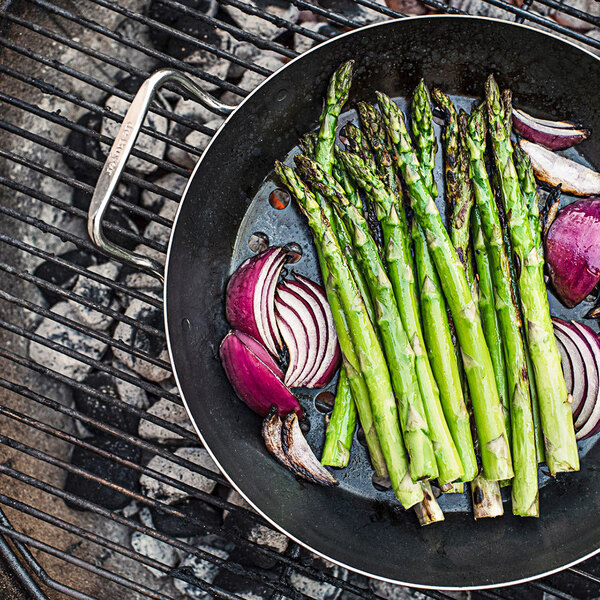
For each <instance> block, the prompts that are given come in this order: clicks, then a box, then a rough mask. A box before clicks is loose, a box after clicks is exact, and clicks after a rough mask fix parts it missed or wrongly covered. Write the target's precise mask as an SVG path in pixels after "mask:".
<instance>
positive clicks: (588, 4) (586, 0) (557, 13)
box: [534, 0, 600, 33]
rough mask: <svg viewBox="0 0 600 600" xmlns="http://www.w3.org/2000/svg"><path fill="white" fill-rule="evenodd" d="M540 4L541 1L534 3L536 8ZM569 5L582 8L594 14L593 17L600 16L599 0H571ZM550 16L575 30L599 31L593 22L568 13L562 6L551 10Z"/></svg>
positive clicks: (583, 10)
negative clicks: (561, 8)
mask: <svg viewBox="0 0 600 600" xmlns="http://www.w3.org/2000/svg"><path fill="white" fill-rule="evenodd" d="M538 5H539V3H534V6H535V8H536V10H538ZM568 5H569V6H570V7H571V8H575V9H577V10H580V11H582V12H584V13H587V14H588V15H592V16H593V17H596V18H598V17H600V4H599V3H598V1H597V0H570V1H569V2H568ZM550 16H551V17H552V18H553V19H554V20H555V21H556V22H557V23H559V24H560V25H563V26H565V27H569V28H570V29H574V30H575V31H579V32H581V33H588V32H589V31H591V30H592V29H595V30H596V31H597V28H596V27H594V25H592V24H591V23H588V22H587V21H582V20H581V19H578V18H577V17H573V16H571V15H568V14H566V13H564V12H563V11H562V10H560V8H559V9H555V10H552V11H551V12H550Z"/></svg>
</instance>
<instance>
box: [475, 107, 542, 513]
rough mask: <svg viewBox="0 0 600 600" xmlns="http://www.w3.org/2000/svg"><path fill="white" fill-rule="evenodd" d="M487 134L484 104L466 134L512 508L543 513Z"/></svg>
mask: <svg viewBox="0 0 600 600" xmlns="http://www.w3.org/2000/svg"><path fill="white" fill-rule="evenodd" d="M485 135H486V131H485V115H484V112H483V107H480V108H477V109H475V110H474V111H473V113H472V114H471V117H470V119H469V123H468V130H467V132H466V136H465V138H466V142H467V146H468V149H469V155H470V172H471V177H472V180H473V189H474V192H475V198H476V200H477V208H478V210H479V215H480V217H481V225H482V230H483V234H484V237H485V245H484V249H482V248H481V243H480V242H478V246H479V248H478V251H479V252H480V253H481V252H482V251H487V255H488V257H489V263H490V273H491V277H492V283H493V286H494V294H495V296H494V301H495V304H496V314H497V316H498V322H499V324H500V328H501V330H502V347H503V351H504V358H505V364H506V375H507V380H508V395H509V399H510V416H509V417H508V418H509V422H510V425H511V433H512V444H511V446H512V457H513V468H514V471H515V477H514V479H513V481H512V504H513V513H514V514H516V515H521V516H530V517H537V516H539V503H538V481H537V456H536V450H535V436H534V430H533V416H532V412H531V396H530V392H529V379H528V372H527V359H526V356H525V344H524V341H523V333H522V323H521V315H520V312H519V308H518V306H517V302H516V296H515V293H514V290H513V283H512V277H511V272H510V264H509V259H508V254H507V251H506V246H505V245H504V239H503V237H502V226H501V224H500V217H499V215H498V208H497V207H496V202H495V200H494V194H493V192H492V188H491V186H490V182H489V178H488V174H487V171H486V169H485V162H484V154H485Z"/></svg>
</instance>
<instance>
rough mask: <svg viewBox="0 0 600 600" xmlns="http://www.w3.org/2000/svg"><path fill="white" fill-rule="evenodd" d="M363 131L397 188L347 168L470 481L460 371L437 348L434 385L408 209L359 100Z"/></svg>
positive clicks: (356, 165)
mask: <svg viewBox="0 0 600 600" xmlns="http://www.w3.org/2000/svg"><path fill="white" fill-rule="evenodd" d="M358 110H359V114H360V115H361V121H362V124H363V127H364V129H365V135H366V137H368V138H369V141H370V142H371V145H372V146H373V149H374V154H375V157H376V163H377V165H378V166H379V172H380V174H381V176H382V178H383V181H385V182H386V183H389V184H391V185H392V186H396V192H395V193H394V194H392V193H391V188H390V187H389V186H388V185H384V184H383V181H382V179H381V178H378V177H376V176H375V174H374V173H372V172H371V173H369V172H368V169H367V168H366V165H364V164H363V163H361V161H360V159H359V158H358V157H351V156H347V157H346V161H347V168H348V170H349V171H350V172H351V173H352V175H353V177H354V178H355V179H356V181H357V183H358V185H360V186H361V187H362V188H363V189H364V190H365V192H366V194H367V196H368V197H369V198H370V199H371V200H372V201H373V202H374V203H375V205H376V207H377V213H378V218H379V220H380V222H381V225H382V229H383V236H384V240H385V258H386V265H387V268H388V273H389V275H390V280H391V282H392V287H393V289H394V294H395V296H396V301H397V303H398V308H399V310H400V316H401V318H402V323H403V325H404V328H405V330H406V332H407V335H408V336H409V339H410V341H411V345H412V347H413V350H414V351H415V357H416V358H415V364H416V369H417V377H418V379H419V386H420V388H421V395H422V397H423V401H424V403H425V408H426V409H427V405H428V403H431V404H432V410H437V409H436V407H437V406H439V402H440V401H441V406H442V409H443V413H444V416H445V420H446V423H447V425H448V428H449V430H450V433H451V435H452V439H453V441H454V445H455V446H456V449H457V451H458V454H459V457H460V460H461V463H462V465H463V469H464V471H465V472H464V475H463V476H462V477H461V481H470V480H471V479H472V478H473V477H474V476H475V475H476V474H477V471H478V467H477V462H476V458H475V453H474V449H473V440H472V436H471V430H470V425H469V415H468V411H467V408H466V405H465V402H464V397H463V394H462V391H461V387H460V376H459V373H458V367H457V365H456V364H455V365H454V369H453V368H452V367H453V365H452V364H450V365H449V366H448V367H446V366H445V363H446V362H447V357H446V356H445V355H443V353H438V354H437V355H436V356H438V357H440V361H441V362H442V363H444V367H443V370H444V376H443V377H439V378H438V382H439V387H438V384H436V380H435V378H434V373H433V372H432V364H431V363H430V360H429V358H428V356H427V353H426V352H425V348H426V344H425V340H424V337H423V329H422V327H421V314H420V307H419V303H418V300H417V292H416V289H415V278H414V265H413V258H412V254H411V243H410V238H409V235H408V227H407V223H406V214H405V211H404V205H403V202H402V189H401V187H400V184H399V182H398V180H397V177H396V173H395V169H394V163H393V161H392V158H391V156H390V153H389V152H388V149H387V140H386V137H387V133H386V130H385V127H384V125H383V122H382V120H381V115H380V114H379V113H378V112H377V111H376V110H375V109H374V108H372V107H371V106H370V105H368V104H365V103H361V104H359V107H358Z"/></svg>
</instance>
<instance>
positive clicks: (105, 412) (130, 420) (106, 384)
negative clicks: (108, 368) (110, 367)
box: [73, 371, 140, 433]
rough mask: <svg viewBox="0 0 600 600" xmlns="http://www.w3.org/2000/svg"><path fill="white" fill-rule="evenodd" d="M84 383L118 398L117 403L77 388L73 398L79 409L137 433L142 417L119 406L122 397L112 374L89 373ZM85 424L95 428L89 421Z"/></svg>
mask: <svg viewBox="0 0 600 600" xmlns="http://www.w3.org/2000/svg"><path fill="white" fill-rule="evenodd" d="M82 383H83V384H85V385H87V386H89V387H91V388H94V389H95V390H97V391H98V392H100V393H102V394H105V395H106V396H110V397H111V398H114V399H115V400H117V404H112V403H110V402H105V401H103V400H101V399H100V398H97V397H96V396H93V395H91V394H89V393H88V392H86V391H85V390H82V389H80V388H76V389H74V390H73V398H74V400H75V406H76V408H77V410H78V411H80V412H82V413H83V414H85V415H87V416H88V417H92V418H94V419H97V420H98V421H101V422H102V423H104V424H105V425H110V426H112V427H116V428H117V429H120V430H121V431H125V432H127V433H137V429H138V424H139V421H140V419H139V417H138V416H136V415H135V414H133V413H131V412H130V411H128V410H126V408H124V407H121V406H119V404H118V403H119V402H120V399H119V393H118V391H117V382H116V380H115V378H114V377H113V376H112V375H109V374H108V373H103V372H102V371H96V372H92V373H88V374H87V375H86V376H85V379H84V380H83V381H82ZM84 425H85V427H86V428H88V429H91V430H94V427H93V425H89V424H87V423H85V424H84Z"/></svg>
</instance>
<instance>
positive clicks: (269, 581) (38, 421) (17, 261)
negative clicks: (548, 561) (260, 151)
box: [0, 0, 600, 600]
mask: <svg viewBox="0 0 600 600" xmlns="http://www.w3.org/2000/svg"><path fill="white" fill-rule="evenodd" d="M1 6H2V8H1V9H0V10H1V13H0V15H1V23H0V48H1V49H0V72H1V73H2V77H1V78H0V103H1V106H2V109H3V110H2V118H1V119H0V128H1V129H2V130H3V132H4V133H3V135H2V139H1V142H0V157H1V158H2V159H3V160H2V163H1V165H0V198H1V201H0V244H1V246H2V253H1V258H2V260H0V272H1V273H2V275H1V278H0V299H1V302H2V313H1V314H2V318H0V331H1V334H0V361H1V364H2V367H3V368H2V376H1V377H0V449H1V450H0V456H1V457H2V460H1V462H0V534H2V535H0V553H1V554H2V556H3V557H4V558H5V559H6V560H7V562H8V564H9V565H11V568H12V569H13V570H14V571H15V573H16V574H17V575H18V577H19V579H21V580H22V581H23V584H24V587H25V589H26V591H27V593H29V594H30V595H31V597H34V598H52V599H55V598H57V599H58V598H79V599H85V600H94V599H99V600H102V599H105V598H113V597H117V598H119V597H127V598H156V599H161V600H171V599H176V600H179V599H180V598H187V597H191V598H208V597H214V598H223V599H239V598H251V597H254V598H272V599H277V600H279V599H284V598H290V599H293V600H303V599H307V598H318V599H321V598H327V599H331V600H333V599H334V598H338V597H340V595H341V597H342V598H344V599H346V600H351V599H355V598H368V599H377V598H382V599H388V598H389V599H394V598H409V597H430V598H435V599H446V598H456V597H459V598H466V597H473V598H525V597H527V598H530V597H531V598H540V599H541V598H544V599H546V598H548V599H550V598H561V599H565V600H571V599H572V598H580V599H582V600H583V599H587V598H594V597H598V596H600V579H599V577H598V576H597V574H598V573H600V569H599V568H598V567H599V566H600V561H599V560H597V559H591V560H589V561H587V562H586V563H584V564H583V565H581V566H579V567H577V568H572V569H569V570H568V571H566V572H563V573H561V574H559V575H556V576H552V577H550V578H546V579H544V580H543V581H538V582H531V583H528V584H524V585H521V586H518V587H514V588H507V589H503V590H488V591H481V592H474V593H471V594H449V593H443V592H439V591H438V592H436V591H427V592H424V593H423V595H421V596H417V595H416V593H415V592H412V591H409V590H406V589H404V588H398V587H394V586H388V585H386V584H380V583H378V582H372V581H369V580H367V579H366V578H364V577H362V576H358V575H354V574H352V573H347V572H345V571H344V570H343V569H339V568H333V567H332V566H331V565H325V564H324V563H323V561H321V560H320V559H318V558H316V557H313V556H311V555H309V554H308V553H306V552H305V551H304V550H303V549H301V548H300V547H299V546H298V545H297V544H295V543H293V542H291V541H287V540H285V539H284V538H283V536H281V534H279V533H277V532H274V531H273V530H272V528H271V527H270V526H269V525H268V524H267V523H266V522H265V521H264V520H263V519H262V518H261V517H259V516H258V515H256V514H255V513H254V512H253V511H252V510H250V509H249V508H247V507H246V506H244V505H243V504H242V503H241V502H240V499H239V498H238V497H236V495H235V494H232V490H231V489H230V488H229V486H228V484H227V481H226V480H225V479H224V477H222V476H221V475H220V474H218V473H216V472H215V471H213V470H212V468H211V467H213V468H214V465H211V464H210V462H207V461H204V462H194V461H192V460H190V458H193V455H192V454H190V453H189V452H188V451H187V450H186V449H188V448H200V445H199V442H198V439H197V437H196V435H195V433H194V432H193V431H192V429H191V427H190V425H189V424H188V423H187V419H186V416H185V413H184V412H183V409H182V407H181V400H180V399H179V397H178V396H177V393H176V391H175V388H174V385H173V381H172V379H171V377H170V366H169V364H168V359H167V357H166V355H165V354H164V351H163V350H164V340H165V334H164V331H163V329H162V319H161V318H160V310H161V308H162V302H161V297H160V293H161V291H160V288H158V287H157V284H156V282H154V281H152V280H151V279H149V278H148V277H147V276H145V275H143V274H141V273H137V272H135V271H133V270H132V269H131V268H128V267H121V268H120V273H119V274H118V275H116V274H115V273H116V272H117V271H116V270H115V265H114V264H109V266H106V259H105V258H103V257H102V256H101V255H100V254H99V253H98V252H96V250H95V249H94V247H93V245H92V244H91V243H90V241H89V240H88V238H87V235H86V233H85V228H84V218H85V216H86V210H85V209H86V206H87V204H89V200H90V198H91V193H92V191H93V183H94V180H95V178H96V177H97V175H98V173H99V171H100V168H101V166H102V162H103V154H102V147H101V144H106V145H110V144H111V142H112V136H113V129H111V127H110V126H111V124H120V123H121V122H122V120H123V110H122V106H121V104H119V103H118V102H125V103H128V102H130V101H131V99H132V98H133V91H134V90H133V89H131V85H130V84H127V85H126V82H127V78H130V80H129V81H130V82H131V81H133V82H134V83H135V82H136V81H137V82H139V81H140V80H142V79H143V78H145V77H147V76H149V75H150V73H151V72H152V71H154V70H156V69H157V68H160V67H173V68H176V69H180V70H182V71H184V72H186V73H188V74H190V75H192V76H194V77H196V78H198V79H200V80H202V81H203V82H204V83H205V85H207V86H209V87H211V89H213V90H215V93H217V94H219V95H221V96H222V98H223V100H225V99H226V100H227V101H228V102H230V103H239V102H240V101H241V100H242V99H243V98H244V97H245V96H246V95H247V94H248V93H249V91H251V89H252V88H253V87H255V86H256V85H257V84H258V83H259V81H260V80H261V79H262V78H264V77H266V76H268V75H269V74H270V73H271V72H272V71H273V70H275V69H276V68H277V67H278V65H279V64H281V63H282V62H284V61H286V60H288V59H290V58H293V57H294V56H297V54H298V49H306V48H308V47H310V46H311V45H313V44H316V43H319V42H322V41H325V40H326V39H328V37H330V36H331V35H334V34H335V33H336V32H340V31H342V30H347V29H352V28H355V27H358V26H360V25H363V24H365V23H367V22H370V21H376V20H384V19H387V18H397V17H402V16H405V15H404V14H403V13H402V12H401V11H400V10H397V8H398V7H402V8H403V9H404V10H406V11H407V12H411V11H414V10H415V7H417V8H418V10H419V11H421V12H423V11H431V12H449V13H458V14H462V13H465V12H466V13H477V14H481V13H482V12H484V13H485V12H486V11H495V12H493V14H498V13H499V12H500V13H502V14H503V15H504V18H507V19H512V20H516V21H518V22H525V23H530V24H534V25H536V26H539V27H541V28H544V29H548V30H551V31H553V32H555V33H557V34H559V35H562V36H565V37H567V38H569V39H571V40H573V41H575V42H577V43H580V44H582V45H583V46H584V47H586V48H588V49H592V50H599V49H600V29H598V28H599V27H600V12H599V11H598V10H597V6H595V5H594V3H593V2H588V3H586V1H585V0H581V1H579V2H572V3H571V4H568V3H566V2H563V1H558V0H535V1H532V0H525V1H524V2H516V3H515V4H512V3H510V2H508V1H507V0H485V1H484V0H418V1H415V2H414V3H412V4H411V3H410V2H402V1H400V2H396V1H395V0H390V1H389V2H388V4H387V5H386V4H383V3H381V4H380V3H379V1H378V0H336V2H335V3H332V2H330V1H329V0H322V1H321V3H320V4H316V3H315V4H313V3H312V2H308V1H307V0H291V3H290V4H288V3H287V2H285V1H284V0H273V2H265V1H264V0H260V1H259V0H218V1H217V0H204V2H199V1H197V2H192V1H190V0H186V1H185V2H176V1H174V0H154V2H151V1H150V0H137V1H136V0H117V1H115V2H113V1H111V0H83V1H82V2H77V3H74V2H67V1H66V0H64V1H61V0H57V1H56V2H51V1H49V0H20V1H15V2H10V1H5V2H4V3H3V4H2V5H1ZM265 7H266V8H265ZM594 9H595V12H594ZM586 10H590V11H592V12H590V13H588V12H586ZM161 11H162V12H161ZM235 11H237V13H236V12H235ZM165 14H168V15H169V17H168V19H165V17H164V15H165ZM236 14H237V15H242V19H240V17H239V16H238V17H237V18H236V16H235V15H236ZM161 15H162V17H161ZM159 17H160V18H159ZM190 23H193V27H192V26H190V25H189V24H190ZM169 40H170V41H169ZM182 48H185V52H184V51H182ZM115 82H117V83H115ZM138 84H139V83H138ZM133 87H134V88H135V87H137V85H133ZM109 96H110V97H112V98H114V99H115V104H111V106H110V107H109V106H107V104H106V98H107V97H109ZM115 107H116V108H115ZM180 107H181V110H179V108H180ZM195 110H196V111H197V110H199V109H198V108H197V107H196V109H195ZM151 112H152V118H151V119H150V120H149V121H148V124H147V125H146V126H145V127H144V129H143V130H142V131H143V133H144V134H146V136H147V140H148V144H147V145H144V147H142V148H140V147H138V148H137V149H136V150H135V151H134V153H133V155H134V156H135V157H136V159H138V160H137V165H138V166H137V167H136V170H128V172H127V173H126V174H125V175H124V177H123V185H121V186H120V188H119V190H118V192H117V194H116V196H115V197H114V198H113V208H114V214H113V215H112V217H110V218H109V221H110V222H109V223H108V225H107V232H108V234H109V235H112V236H117V237H118V239H119V240H120V241H121V243H124V244H129V245H130V246H131V247H132V248H133V247H136V246H144V247H145V252H146V253H152V256H154V257H156V258H157V259H159V260H163V261H164V254H165V252H166V241H167V238H168V231H169V229H170V227H171V225H172V218H173V215H174V207H175V206H176V203H177V201H178V199H179V193H178V192H177V186H179V187H181V186H182V184H183V183H184V182H185V179H186V178H187V177H188V176H189V172H190V171H189V169H190V166H191V164H193V162H195V160H197V158H198V156H199V155H200V154H201V150H202V143H201V142H199V140H204V141H203V143H204V144H205V143H206V140H208V139H209V138H210V136H212V135H213V134H214V132H215V128H217V127H218V125H219V122H218V121H215V119H216V118H217V117H216V115H210V114H206V111H204V113H202V115H201V117H199V116H198V114H194V111H193V110H191V109H189V107H187V108H186V106H185V103H184V102H183V101H182V102H180V103H178V104H176V100H175V99H174V96H173V95H172V94H170V93H169V90H168V89H167V90H166V91H165V92H164V97H162V98H161V101H160V102H158V103H155V105H153V107H152V111H151ZM161 119H162V121H161ZM165 119H167V120H168V122H169V124H170V125H169V126H168V128H167V127H166V126H164V122H165V121H164V120H165ZM101 121H102V122H103V123H104V126H103V127H102V128H101V127H100V122H101ZM161 123H163V126H161ZM182 132H183V133H182ZM184 134H185V135H184ZM199 136H200V137H199ZM161 144H163V146H162V150H160V148H161ZM165 144H167V145H168V147H169V149H168V151H166V152H165V151H164V145H165ZM130 164H131V163H130ZM67 165H69V166H71V167H73V165H75V171H72V169H70V168H69V166H67ZM158 199H160V200H158ZM81 256H85V257H87V258H86V259H85V261H83V262H82V259H81ZM42 267H43V268H42ZM44 269H45V270H44ZM49 272H51V273H52V275H51V276H50V275H48V273H49ZM90 289H96V290H97V289H101V290H106V292H105V296H106V298H108V300H106V301H102V300H99V299H98V297H96V296H94V295H93V294H92V295H90V293H89V290H90ZM50 297H52V298H53V300H51V301H50V300H48V299H49V298H50ZM57 302H58V304H57ZM57 306H60V307H62V310H59V309H57V308H56V307H57ZM134 309H135V310H134ZM136 311H137V312H136ZM148 315H150V316H148ZM152 315H154V317H152ZM98 323H102V325H98ZM119 331H121V332H123V331H124V332H126V335H119V334H118V332H119ZM139 340H142V341H143V342H144V343H139V344H138V343H137V341H139ZM40 357H42V358H40ZM90 373H92V374H93V377H92V376H90ZM94 377H95V378H96V379H94ZM98 381H102V382H105V383H102V384H99V383H98ZM106 382H109V383H106ZM123 386H128V388H127V389H128V392H127V393H125V392H124V393H121V392H120V391H119V388H121V387H123ZM132 397H135V398H137V400H136V401H135V402H133V401H131V398H132ZM124 398H129V399H130V400H129V401H124ZM157 407H160V409H161V410H159V409H158V408H157ZM102 411H104V412H102ZM111 414H112V415H113V416H111ZM114 415H117V417H115V416H114ZM132 422H133V423H134V426H133V427H132V426H130V425H128V424H129V423H132ZM198 452H201V450H198ZM75 455H77V456H80V457H84V458H85V460H83V459H82V461H79V462H78V461H76V460H75V458H74V457H75ZM100 463H102V465H104V468H105V469H106V470H105V471H102V470H98V468H97V466H98V464H100ZM116 471H118V472H119V473H121V474H125V475H126V476H125V475H123V477H125V478H123V477H115V476H114V473H115V472H116ZM182 474H183V475H182ZM140 478H141V479H142V480H143V481H145V482H146V483H145V485H144V486H142V487H140V486H139V485H138V482H139V481H140ZM86 490H87V491H86ZM90 490H93V491H94V493H90ZM157 490H158V492H157ZM165 490H167V491H168V493H167V495H165ZM159 492H160V493H159ZM108 493H109V494H110V498H111V502H112V504H110V503H108V504H107V502H106V501H103V499H105V498H106V497H107V496H106V494H108ZM174 498H175V499H177V501H175V502H173V499H174ZM116 500H118V501H119V502H116ZM224 515H226V517H225V519H223V516H224ZM161 523H162V525H160V524H161ZM167 525H168V526H167ZM186 529H187V530H188V531H192V530H193V531H194V532H195V534H194V536H189V535H188V536H185V537H184V535H183V534H182V533H181V532H182V531H185V530H186ZM136 536H137V537H136ZM134 539H135V540H137V543H132V540H134ZM149 569H154V572H151V571H150V570H149ZM0 589H2V588H0ZM251 593H253V594H254V596H252V595H250V594H251Z"/></svg>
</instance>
